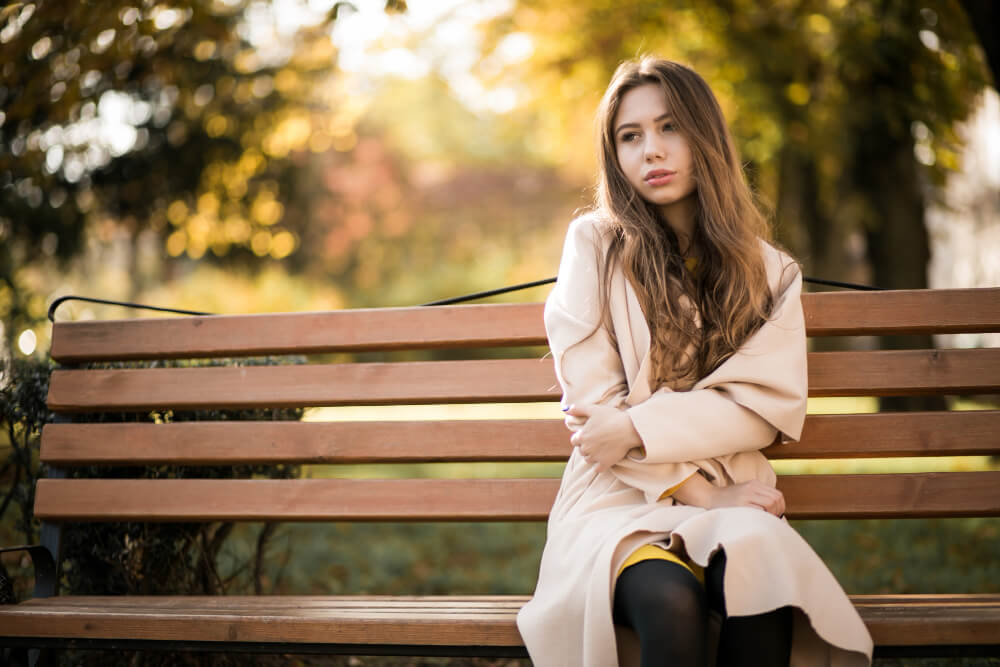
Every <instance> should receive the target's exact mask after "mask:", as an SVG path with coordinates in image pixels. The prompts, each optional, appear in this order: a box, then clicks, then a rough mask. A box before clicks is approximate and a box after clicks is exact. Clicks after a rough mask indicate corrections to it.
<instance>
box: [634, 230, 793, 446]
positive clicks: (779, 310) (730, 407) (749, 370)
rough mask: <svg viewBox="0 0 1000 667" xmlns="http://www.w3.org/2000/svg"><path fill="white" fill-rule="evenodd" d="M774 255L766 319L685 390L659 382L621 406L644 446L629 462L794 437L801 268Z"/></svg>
mask: <svg viewBox="0 0 1000 667" xmlns="http://www.w3.org/2000/svg"><path fill="white" fill-rule="evenodd" d="M768 250H769V252H770V253H773V254H774V255H777V254H778V253H777V251H776V250H775V249H774V248H770V247H769V248H768ZM774 255H772V256H771V257H770V258H769V261H773V262H775V263H777V264H781V265H782V266H780V268H778V270H777V272H776V273H777V280H776V281H775V282H777V283H778V284H777V287H772V289H773V290H774V291H775V301H774V308H773V309H772V314H771V318H770V319H769V320H768V321H767V322H765V323H764V324H763V325H762V326H761V328H760V329H758V330H757V332H756V333H754V334H753V335H752V336H750V337H749V338H748V339H747V341H746V342H745V343H744V344H743V345H742V346H741V347H740V349H739V350H737V351H736V352H735V353H734V354H733V355H732V356H731V357H730V358H728V359H727V360H726V361H725V362H723V363H722V364H720V365H719V367H718V368H716V369H715V370H714V371H713V372H712V373H710V374H709V375H707V376H705V377H704V378H702V379H701V380H699V381H698V382H697V383H695V385H694V386H693V387H692V388H691V390H690V391H671V390H670V389H666V388H660V389H658V390H657V391H656V392H654V393H653V394H652V395H651V396H650V397H649V398H648V399H646V400H645V401H644V402H642V403H640V404H637V405H634V406H632V407H629V408H628V414H629V416H630V417H631V419H632V423H633V424H634V425H635V428H636V431H638V433H639V436H640V438H641V439H642V442H643V448H644V450H645V456H644V457H643V456H642V453H641V452H639V450H632V453H630V455H629V458H630V459H631V460H633V461H643V462H646V463H672V462H678V461H696V460H700V459H711V458H716V457H721V456H726V455H730V454H736V453H739V452H744V451H751V450H757V449H761V448H763V447H766V446H767V445H769V444H771V443H772V442H774V440H775V437H776V435H777V434H780V435H781V441H782V442H789V441H798V439H799V437H800V436H801V433H802V425H803V422H804V420H805V414H806V398H807V385H808V375H807V367H806V336H805V319H804V317H803V313H802V301H801V295H802V273H801V271H800V270H799V267H798V265H797V264H795V263H794V262H791V261H790V260H788V261H785V262H782V261H780V260H774ZM781 257H782V258H787V256H786V255H783V254H781ZM785 269H787V270H785Z"/></svg>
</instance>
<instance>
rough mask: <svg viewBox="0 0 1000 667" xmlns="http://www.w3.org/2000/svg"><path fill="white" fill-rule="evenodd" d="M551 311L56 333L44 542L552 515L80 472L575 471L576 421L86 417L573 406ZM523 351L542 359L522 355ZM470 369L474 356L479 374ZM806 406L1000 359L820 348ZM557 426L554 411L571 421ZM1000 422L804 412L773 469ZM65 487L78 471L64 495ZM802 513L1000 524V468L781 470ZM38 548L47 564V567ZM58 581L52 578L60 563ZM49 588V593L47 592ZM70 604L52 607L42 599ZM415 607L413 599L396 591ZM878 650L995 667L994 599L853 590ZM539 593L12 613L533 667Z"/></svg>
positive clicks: (309, 647) (834, 313) (966, 451)
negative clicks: (422, 466) (530, 625)
mask: <svg viewBox="0 0 1000 667" xmlns="http://www.w3.org/2000/svg"><path fill="white" fill-rule="evenodd" d="M803 303H804V307H805V312H806V321H807V327H808V333H809V335H810V336H848V335H880V334H904V333H956V332H996V331H1000V289H992V288H991V289H966V290H913V291H885V292H832V293H820V294H807V295H805V296H804V297H803ZM543 345H545V335H544V330H543V326H542V306H541V304H504V305H499V304H495V305H466V306H440V307H427V308H391V309H374V310H357V311H344V312H329V313H299V314H274V315H249V316H212V317H189V318H170V319H139V320H121V321H96V322H95V321H90V322H59V323H56V324H55V325H54V327H53V342H52V357H53V359H55V360H56V361H58V362H59V363H60V364H62V365H63V368H61V369H58V370H56V371H54V372H53V375H52V379H51V386H50V393H49V396H48V403H49V406H50V407H51V409H52V410H54V411H56V412H57V413H59V414H60V415H63V416H65V421H64V422H63V423H54V424H50V425H48V426H46V427H45V429H44V432H43V438H42V450H41V456H42V459H43V460H44V461H45V462H46V463H47V464H49V465H50V466H53V468H54V469H55V470H56V474H55V476H54V478H53V477H52V476H50V478H48V479H43V480H40V481H39V482H38V485H37V498H36V504H35V514H36V516H37V517H38V518H40V519H42V520H43V521H44V522H45V525H44V527H43V536H44V539H43V541H44V542H45V543H46V546H47V547H48V549H49V551H51V552H52V553H53V555H57V554H58V550H59V533H58V530H57V529H58V526H60V525H63V524H66V523H68V522H81V521H148V522H176V521H184V522H189V521H195V522H215V521H275V522H298V521H331V522H332V521H338V522H340V521H391V522H413V521H544V520H545V518H546V515H547V512H548V510H549V508H550V506H551V503H552V501H553V498H554V495H555V493H556V490H557V486H558V480H557V479H386V480H382V479H294V480H262V479H246V480H244V479H238V480H214V479H68V478H64V477H65V475H64V474H60V473H59V470H65V469H67V468H70V467H72V466H84V465H86V466H111V465H122V464H128V465H146V464H149V465H152V464H184V465H220V464H221V465H235V464H244V463H278V462H296V463H361V462H366V463H386V462H447V461H553V462H558V461H563V460H565V458H566V456H567V454H568V452H569V443H568V432H567V431H566V430H565V428H564V426H563V424H562V421H561V420H560V419H558V418H555V419H551V420H549V419H542V420H530V419H525V420H503V421H491V420H486V421H482V420H473V421H463V420H455V421H436V422H427V421H381V422H324V423H303V422H280V421H276V422H238V421H234V422H215V423H211V422H189V423H174V424H147V423H124V424H106V423H87V422H86V419H85V418H86V415H87V414H88V413H97V412H101V411H149V410H162V409H167V408H170V409H175V410H183V409H202V408H252V407H290V406H340V405H391V404H431V403H435V404H437V403H496V402H500V403H505V402H506V403H510V402H534V401H558V400H559V398H560V391H559V388H558V385H557V383H556V380H555V376H554V372H553V368H552V363H551V358H544V359H542V352H538V353H537V354H533V355H530V357H529V358H513V359H482V358H479V359H476V358H474V357H475V356H476V355H477V354H478V355H479V356H480V357H481V356H482V354H481V352H478V350H479V349H481V348H494V347H511V346H513V347H521V346H543ZM411 349H448V350H451V352H449V353H448V355H450V356H452V357H454V356H456V355H458V354H459V352H457V351H460V350H473V351H472V352H469V353H462V354H464V356H465V358H462V359H449V360H444V361H405V362H378V363H375V362H365V363H328V361H324V362H319V363H308V364H299V365H279V366H243V367H232V366H220V367H186V368H127V369H112V370H107V369H105V370H83V369H79V368H74V366H76V365H81V364H85V363H88V362H95V361H123V360H124V361H131V360H149V359H216V358H232V357H245V356H253V355H310V354H324V353H331V352H348V353H357V352H372V351H395V350H411ZM522 356H524V355H522ZM470 357H472V358H470ZM809 384H810V395H811V396H817V397H822V396H888V395H926V394H943V395H958V394H984V393H996V392H997V390H998V388H1000V349H996V348H984V349H933V350H896V351H844V352H812V353H810V356H809ZM553 414H555V412H554V413H553ZM998 433H1000V410H978V411H964V412H960V411H941V412H917V413H913V412H911V413H883V414H846V415H844V414H836V415H810V416H809V417H808V418H807V421H806V425H805V430H804V432H803V436H802V440H801V442H800V443H798V444H794V445H789V446H772V447H770V448H769V449H768V450H767V454H768V456H769V457H770V458H772V459H791V458H831V459H841V458H852V457H862V458H863V457H902V456H907V457H911V456H958V455H994V456H995V455H997V454H1000V445H998V435H997V434H998ZM60 477H63V478H60ZM779 486H780V488H781V489H782V491H783V492H784V493H785V496H786V498H787V506H788V512H787V514H788V516H789V517H790V518H793V519H794V518H834V519H840V518H905V517H995V516H998V515H1000V471H977V472H928V473H885V474H865V475H854V474H852V475H844V474H821V475H808V476H804V475H801V476H800V475H783V476H781V477H780V479H779ZM44 555H45V554H44V552H42V553H41V554H40V556H41V561H43V562H42V563H41V567H42V568H43V570H44V568H45V563H44V561H45V558H44ZM50 566H51V564H50ZM39 579H40V580H44V577H39ZM52 592H54V591H52V590H48V591H44V590H43V591H41V594H42V595H46V594H50V593H52ZM400 593H405V591H400ZM853 599H854V601H855V603H856V604H857V606H858V608H859V610H860V613H861V615H862V617H863V618H864V620H865V622H866V623H867V624H868V626H869V628H870V629H871V632H872V635H873V637H874V639H875V642H876V645H877V649H876V650H877V655H890V654H896V655H905V654H927V655H949V654H989V655H1000V595H998V594H957V593H956V594H954V595H858V596H854V597H853ZM525 600H526V598H525V597H523V596H510V597H507V596H487V597H468V596H454V597H416V596H406V595H401V596H398V597H397V596H392V597H386V596H316V597H268V596H232V597H229V596H223V597H196V596H189V597H184V596H160V597H141V596H118V597H114V596H105V597H99V596H97V597H95V596H49V597H37V596H36V597H34V598H33V599H30V600H27V601H24V602H22V603H20V604H17V605H12V606H6V607H0V645H7V646H36V647H44V646H50V647H66V646H75V647H81V646H84V647H112V648H151V649H157V648H160V649H169V650H177V649H179V648H187V649H213V650H214V649H234V650H244V651H274V652H293V653H306V652H330V653H349V654H369V655H371V654H411V655H484V656H490V655H506V656H524V655H526V653H525V651H524V647H523V644H522V642H521V638H520V636H519V634H518V631H517V628H516V626H515V620H514V619H515V615H516V612H517V610H518V609H519V607H520V606H521V605H522V604H523V603H524V601H525Z"/></svg>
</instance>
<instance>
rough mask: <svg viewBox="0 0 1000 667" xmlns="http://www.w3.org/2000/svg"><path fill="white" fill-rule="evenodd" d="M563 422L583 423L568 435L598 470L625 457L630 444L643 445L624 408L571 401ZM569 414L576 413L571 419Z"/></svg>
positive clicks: (600, 470)
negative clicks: (573, 402)
mask: <svg viewBox="0 0 1000 667" xmlns="http://www.w3.org/2000/svg"><path fill="white" fill-rule="evenodd" d="M566 415H567V419H566V425H567V426H570V424H571V423H572V424H573V425H579V424H580V421H581V419H580V418H582V419H583V420H584V421H583V426H582V427H581V428H579V430H577V431H576V433H574V434H573V436H572V437H571V438H570V439H569V441H570V443H572V445H573V446H574V447H579V448H580V453H581V454H582V455H583V458H584V460H585V461H587V463H592V464H595V465H596V466H597V470H598V472H603V471H604V470H607V469H608V468H610V467H611V466H613V465H614V464H616V463H618V462H619V461H621V460H622V459H623V458H625V455H626V454H627V453H628V451H629V450H630V449H632V448H633V447H639V446H640V445H642V439H641V438H640V437H639V433H638V432H637V431H636V430H635V426H633V425H632V419H631V418H629V416H628V414H626V412H625V411H624V410H619V409H618V408H613V407H611V406H608V405H591V404H584V405H571V406H570V407H569V409H568V410H567V411H566ZM569 417H575V418H577V419H573V420H572V422H571V421H570V419H569Z"/></svg>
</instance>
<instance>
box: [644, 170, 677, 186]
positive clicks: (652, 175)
mask: <svg viewBox="0 0 1000 667" xmlns="http://www.w3.org/2000/svg"><path fill="white" fill-rule="evenodd" d="M676 173H677V172H674V171H666V170H664V169H656V170H654V171H651V172H649V174H647V175H646V182H647V183H649V184H650V185H666V184H667V183H669V182H670V181H671V180H673V178H674V176H675V175H676Z"/></svg>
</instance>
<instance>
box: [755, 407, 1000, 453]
mask: <svg viewBox="0 0 1000 667" xmlns="http://www.w3.org/2000/svg"><path fill="white" fill-rule="evenodd" d="M763 452H764V454H765V455H766V456H767V457H768V458H769V459H817V458H829V459H844V458H874V457H883V456H884V457H892V456H977V455H995V454H997V453H1000V410H975V411H957V412H884V413H873V414H858V415H851V414H848V415H808V416H807V417H806V421H805V424H804V425H803V427H802V439H801V440H800V441H799V442H794V443H789V444H787V445H780V444H778V445H772V446H770V447H767V448H765V449H764V450H763Z"/></svg>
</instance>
